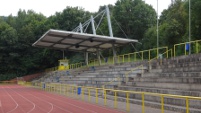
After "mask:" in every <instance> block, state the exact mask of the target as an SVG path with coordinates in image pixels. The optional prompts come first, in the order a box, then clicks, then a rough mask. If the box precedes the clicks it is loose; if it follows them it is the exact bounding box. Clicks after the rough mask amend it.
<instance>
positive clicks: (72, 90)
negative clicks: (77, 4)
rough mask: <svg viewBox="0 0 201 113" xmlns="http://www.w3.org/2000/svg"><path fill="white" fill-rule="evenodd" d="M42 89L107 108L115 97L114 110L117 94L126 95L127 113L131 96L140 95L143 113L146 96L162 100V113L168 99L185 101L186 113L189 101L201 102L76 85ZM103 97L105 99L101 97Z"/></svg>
mask: <svg viewBox="0 0 201 113" xmlns="http://www.w3.org/2000/svg"><path fill="white" fill-rule="evenodd" d="M78 88H81V90H80V91H81V92H79V93H78ZM41 89H43V90H45V91H49V92H54V93H58V94H62V95H66V96H69V97H74V98H77V99H81V100H86V98H88V99H87V100H88V101H89V102H92V97H93V98H94V100H95V103H97V104H98V103H99V99H103V100H104V103H103V104H104V105H106V106H107V101H108V100H107V99H108V98H109V97H108V96H113V99H112V100H113V101H114V108H118V107H117V105H118V95H117V94H120V93H121V94H124V95H125V100H126V103H125V104H126V111H127V112H129V111H130V104H131V103H130V100H131V99H132V98H131V97H130V95H133V94H135V95H140V96H141V106H142V113H145V107H146V106H145V96H154V97H158V98H160V106H161V108H160V109H161V113H164V110H165V109H164V108H165V107H164V106H165V101H164V99H166V98H174V99H182V100H184V101H185V103H186V105H185V106H183V107H185V109H186V110H185V111H186V113H190V108H189V106H190V102H189V100H196V101H201V97H192V96H180V95H171V94H159V93H149V92H138V91H123V90H114V89H105V88H94V87H84V86H74V85H67V84H56V83H52V84H46V87H41ZM108 92H110V93H108ZM99 95H102V96H103V97H102V98H101V97H99Z"/></svg>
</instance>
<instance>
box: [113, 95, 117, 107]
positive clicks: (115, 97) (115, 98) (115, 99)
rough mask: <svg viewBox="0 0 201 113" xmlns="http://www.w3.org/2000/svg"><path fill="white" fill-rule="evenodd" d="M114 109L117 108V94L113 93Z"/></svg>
mask: <svg viewBox="0 0 201 113" xmlns="http://www.w3.org/2000/svg"><path fill="white" fill-rule="evenodd" d="M114 108H117V92H116V91H115V92H114Z"/></svg>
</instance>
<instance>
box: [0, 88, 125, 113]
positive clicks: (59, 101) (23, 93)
mask: <svg viewBox="0 0 201 113" xmlns="http://www.w3.org/2000/svg"><path fill="white" fill-rule="evenodd" d="M0 113H123V112H121V111H118V110H115V109H110V108H107V107H104V106H98V105H95V104H92V103H87V102H84V101H79V100H75V99H72V98H67V97H64V96H61V95H56V94H53V93H48V92H45V91H42V90H38V89H34V88H30V87H24V86H20V85H0Z"/></svg>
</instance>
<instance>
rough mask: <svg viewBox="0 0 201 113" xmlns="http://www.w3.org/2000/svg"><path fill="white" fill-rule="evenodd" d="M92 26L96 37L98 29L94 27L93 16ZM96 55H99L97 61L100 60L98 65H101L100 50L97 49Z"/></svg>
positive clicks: (92, 19)
mask: <svg viewBox="0 0 201 113" xmlns="http://www.w3.org/2000/svg"><path fill="white" fill-rule="evenodd" d="M91 26H92V31H93V34H94V35H96V29H95V26H94V18H93V16H91ZM96 55H97V59H98V64H99V65H101V59H100V51H99V49H96Z"/></svg>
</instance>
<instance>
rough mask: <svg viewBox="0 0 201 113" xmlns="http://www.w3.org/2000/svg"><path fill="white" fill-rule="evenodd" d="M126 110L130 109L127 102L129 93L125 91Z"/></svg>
mask: <svg viewBox="0 0 201 113" xmlns="http://www.w3.org/2000/svg"><path fill="white" fill-rule="evenodd" d="M126 111H127V112H129V111H130V104H129V93H128V92H127V93H126Z"/></svg>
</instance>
